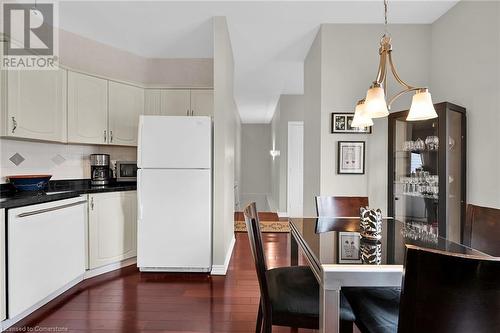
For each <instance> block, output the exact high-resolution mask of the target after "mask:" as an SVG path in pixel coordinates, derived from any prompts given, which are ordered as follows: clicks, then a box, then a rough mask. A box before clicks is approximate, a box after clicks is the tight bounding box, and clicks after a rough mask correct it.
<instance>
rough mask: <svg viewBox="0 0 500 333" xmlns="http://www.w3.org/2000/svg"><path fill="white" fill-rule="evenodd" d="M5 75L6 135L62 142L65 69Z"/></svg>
mask: <svg viewBox="0 0 500 333" xmlns="http://www.w3.org/2000/svg"><path fill="white" fill-rule="evenodd" d="M7 72H8V73H7V81H8V82H7V109H8V119H7V121H8V133H7V135H9V136H13V137H20V138H29V139H38V140H47V141H59V142H65V141H66V88H67V87H66V70H64V69H58V70H38V71H35V70H33V71H22V70H20V71H7Z"/></svg>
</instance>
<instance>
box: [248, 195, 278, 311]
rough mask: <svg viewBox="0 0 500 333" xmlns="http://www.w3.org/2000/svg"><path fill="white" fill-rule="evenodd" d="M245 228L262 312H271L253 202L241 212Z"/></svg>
mask: <svg viewBox="0 0 500 333" xmlns="http://www.w3.org/2000/svg"><path fill="white" fill-rule="evenodd" d="M243 215H244V216H245V223H246V227H247V233H248V240H249V242H250V248H251V250H252V256H253V259H254V263H255V270H256V271H257V279H258V281H259V288H260V295H261V299H262V306H263V310H264V312H269V311H271V308H270V306H271V301H270V299H269V291H268V284H267V278H266V271H267V264H266V257H265V256H264V246H263V243H262V233H261V232H260V224H259V215H258V213H257V208H256V205H255V202H252V203H250V204H249V205H248V206H247V207H246V208H245V210H244V211H243Z"/></svg>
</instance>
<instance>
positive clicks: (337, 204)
mask: <svg viewBox="0 0 500 333" xmlns="http://www.w3.org/2000/svg"><path fill="white" fill-rule="evenodd" d="M366 206H368V197H330V196H321V197H316V213H317V214H318V216H321V217H343V216H350V217H359V208H361V207H366Z"/></svg>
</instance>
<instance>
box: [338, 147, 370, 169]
mask: <svg viewBox="0 0 500 333" xmlns="http://www.w3.org/2000/svg"><path fill="white" fill-rule="evenodd" d="M337 173H338V174H343V175H364V174H365V142H364V141H338V147H337Z"/></svg>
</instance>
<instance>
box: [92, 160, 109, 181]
mask: <svg viewBox="0 0 500 333" xmlns="http://www.w3.org/2000/svg"><path fill="white" fill-rule="evenodd" d="M110 178H111V169H110V168H109V155H108V154H91V155H90V185H94V186H95V185H97V186H102V185H107V184H109V179H110Z"/></svg>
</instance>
